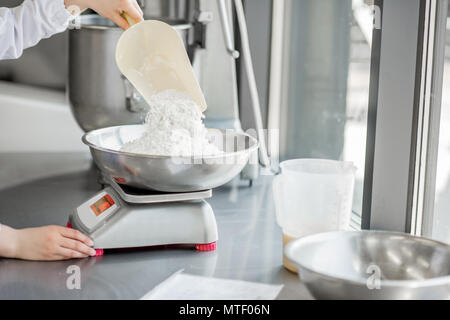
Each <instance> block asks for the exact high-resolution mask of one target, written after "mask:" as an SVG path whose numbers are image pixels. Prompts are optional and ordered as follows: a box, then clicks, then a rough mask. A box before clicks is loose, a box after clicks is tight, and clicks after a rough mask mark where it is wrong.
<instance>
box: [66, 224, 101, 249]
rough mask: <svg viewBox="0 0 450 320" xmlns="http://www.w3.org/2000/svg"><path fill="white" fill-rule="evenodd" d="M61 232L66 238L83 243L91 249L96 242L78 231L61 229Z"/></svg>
mask: <svg viewBox="0 0 450 320" xmlns="http://www.w3.org/2000/svg"><path fill="white" fill-rule="evenodd" d="M60 232H61V234H62V235H63V236H64V237H65V238H70V239H74V240H78V241H81V242H83V243H84V244H85V245H87V246H91V247H92V246H93V245H94V242H93V241H92V240H91V239H90V238H89V237H88V236H86V235H85V234H83V233H81V232H80V231H78V230H75V229H72V228H64V227H61V229H60Z"/></svg>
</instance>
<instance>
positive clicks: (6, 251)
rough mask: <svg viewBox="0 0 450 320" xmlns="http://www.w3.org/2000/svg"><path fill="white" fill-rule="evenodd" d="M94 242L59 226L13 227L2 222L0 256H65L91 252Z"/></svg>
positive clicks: (36, 258)
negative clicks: (17, 228) (18, 228)
mask: <svg viewBox="0 0 450 320" xmlns="http://www.w3.org/2000/svg"><path fill="white" fill-rule="evenodd" d="M92 246H93V242H92V240H91V239H89V237H87V236H85V235H84V234H82V233H81V232H79V231H77V230H74V229H69V228H64V227H60V226H46V227H40V228H28V229H20V230H16V229H13V228H10V227H8V226H5V225H2V226H1V229H0V257H5V258H17V259H25V260H65V259H72V258H84V257H88V256H94V255H95V250H94V249H92Z"/></svg>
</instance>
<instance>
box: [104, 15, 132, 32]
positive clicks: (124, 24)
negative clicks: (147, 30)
mask: <svg viewBox="0 0 450 320" xmlns="http://www.w3.org/2000/svg"><path fill="white" fill-rule="evenodd" d="M109 19H110V20H111V21H112V22H114V23H115V24H117V25H118V26H119V27H121V28H122V29H124V30H127V29H128V28H129V27H130V26H129V25H128V22H127V20H125V18H124V17H122V16H121V15H120V14H119V13H116V14H113V15H112V16H111V17H110V18H109Z"/></svg>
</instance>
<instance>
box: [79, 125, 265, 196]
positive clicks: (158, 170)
mask: <svg viewBox="0 0 450 320" xmlns="http://www.w3.org/2000/svg"><path fill="white" fill-rule="evenodd" d="M144 130H145V128H144V126H143V125H123V126H116V127H109V128H103V129H97V130H94V131H91V132H88V133H86V134H85V135H84V136H83V142H84V143H85V144H86V145H88V146H89V148H90V150H91V154H92V157H93V159H94V162H95V163H96V165H97V167H98V168H99V169H100V171H101V172H102V174H103V175H104V176H105V177H106V178H107V179H112V180H114V181H116V182H118V183H120V184H124V185H129V186H132V187H136V188H141V189H151V190H156V191H162V192H193V191H200V190H206V189H211V188H216V187H219V186H221V185H223V184H225V183H227V182H229V181H230V180H231V179H233V178H234V177H235V176H236V175H237V174H238V173H240V172H241V170H242V169H243V168H244V167H245V165H246V164H247V163H248V160H249V155H250V154H251V153H252V152H254V151H255V150H256V149H257V148H258V142H257V140H256V139H255V138H253V137H251V136H249V135H247V134H244V133H239V132H235V131H231V130H226V131H225V130H218V129H209V132H210V134H211V135H212V136H214V137H215V138H216V139H214V142H215V143H217V144H218V146H219V148H220V149H221V150H223V151H224V153H223V154H219V155H214V156H203V157H168V156H152V155H143V154H136V153H128V152H122V151H120V149H121V148H122V146H123V145H124V144H125V143H127V142H130V141H133V140H135V139H137V138H139V137H140V136H141V135H142V134H143V133H144ZM217 137H219V138H218V139H217ZM219 139H220V141H219Z"/></svg>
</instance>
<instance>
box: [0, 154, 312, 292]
mask: <svg viewBox="0 0 450 320" xmlns="http://www.w3.org/2000/svg"><path fill="white" fill-rule="evenodd" d="M271 181H272V177H270V176H262V177H261V178H260V179H258V181H256V182H255V183H254V184H253V187H251V188H249V187H248V186H246V185H245V184H244V183H242V182H239V181H235V182H234V183H230V184H228V185H226V186H223V187H221V188H218V189H215V190H214V191H213V197H212V198H211V199H209V200H208V202H209V203H210V204H211V206H212V207H213V209H214V212H215V215H216V219H217V223H218V227H219V242H218V249H217V250H216V251H215V252H206V253H203V252H196V251H195V250H189V249H175V248H168V249H146V250H126V251H112V252H111V251H108V252H106V253H105V255H104V256H103V257H97V258H86V259H81V260H70V261H59V262H33V261H20V260H14V259H2V258H0V299H138V298H140V297H142V296H143V295H144V294H145V293H147V292H148V291H150V290H151V289H152V288H153V287H155V286H156V285H157V284H159V283H160V282H162V281H164V280H165V279H166V278H167V277H169V276H170V275H171V274H173V273H174V272H176V271H178V270H180V269H184V270H185V272H186V273H190V274H196V275H203V276H212V277H217V278H226V279H239V280H247V281H256V282H263V283H271V284H284V285H285V286H284V288H283V290H282V292H281V294H280V296H279V298H280V299H309V298H310V295H309V294H308V293H307V291H306V289H305V288H304V287H303V286H301V285H299V280H298V278H297V276H295V275H293V274H291V273H290V272H288V271H286V270H285V269H284V268H283V267H282V250H281V232H280V229H279V227H278V226H277V225H276V222H275V214H274V208H273V202H272V191H271ZM99 189H100V185H99V184H98V183H97V173H96V171H95V169H93V167H92V163H91V160H90V156H89V154H88V153H86V154H83V153H72V154H61V153H57V154H48V153H47V154H40V153H39V154H38V153H23V154H17V153H16V154H10V153H0V205H1V206H0V223H2V224H6V225H10V226H12V227H15V228H25V227H35V226H42V225H49V224H57V225H65V224H66V222H67V218H68V215H69V213H70V212H71V210H72V209H73V208H75V207H76V206H77V205H79V204H80V203H81V202H82V201H84V200H86V199H87V198H89V197H90V196H91V195H92V194H94V193H95V192H96V191H98V190H99ZM71 265H78V266H80V269H81V289H80V290H76V289H74V290H69V289H67V287H66V281H67V278H68V276H69V274H67V273H66V270H67V268H68V267H69V266H71Z"/></svg>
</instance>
